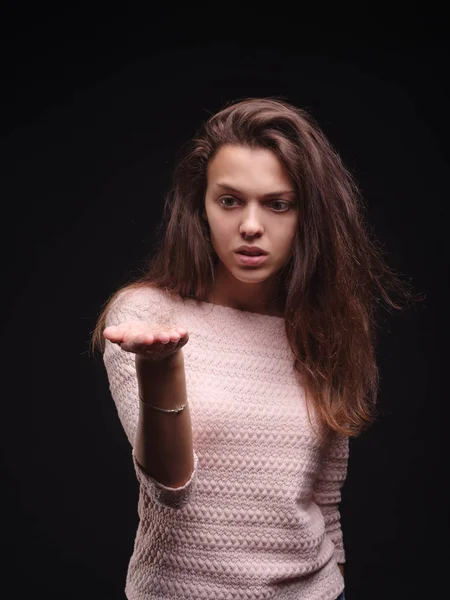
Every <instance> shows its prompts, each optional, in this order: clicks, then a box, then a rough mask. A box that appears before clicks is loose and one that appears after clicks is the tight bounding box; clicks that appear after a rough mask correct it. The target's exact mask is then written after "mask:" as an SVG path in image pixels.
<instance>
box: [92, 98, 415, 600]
mask: <svg viewBox="0 0 450 600" xmlns="http://www.w3.org/2000/svg"><path fill="white" fill-rule="evenodd" d="M160 233H162V236H161V238H160V240H159V247H158V249H157V252H156V253H155V255H154V257H153V258H152V260H151V262H150V264H149V267H148V270H147V272H146V274H145V275H144V276H143V277H141V278H140V279H139V280H138V281H134V282H132V283H130V284H128V285H127V286H125V287H124V288H122V289H120V290H117V291H116V292H115V293H114V294H113V295H112V297H111V298H110V299H109V301H108V302H107V304H106V306H105V307H104V308H103V311H102V313H101V315H100V317H99V319H98V323H97V326H96V329H95V331H94V335H93V343H94V346H97V347H100V348H101V349H102V351H103V352H104V362H105V366H106V370H107V374H108V378H109V383H110V389H111V394H112V397H113V399H114V401H115V403H116V406H117V410H118V415H119V418H120V420H121V423H122V425H123V427H124V430H125V433H126V435H127V437H128V440H129V441H130V444H131V447H132V452H131V454H132V460H133V464H134V468H135V470H136V475H137V478H138V481H139V484H140V492H139V508H138V512H139V518H140V521H139V526H138V530H137V533H136V539H135V546H134V552H133V555H132V557H131V559H130V563H129V567H128V573H127V580H126V586H125V592H126V595H127V598H129V599H130V600H141V599H144V598H146V599H148V598H155V599H156V598H160V599H162V598H167V599H169V598H170V599H172V600H173V599H178V598H179V599H180V600H181V599H183V600H186V599H188V598H193V599H194V598H195V600H198V599H200V598H204V599H209V598H211V599H214V600H219V599H224V600H225V599H231V598H239V599H241V598H242V599H244V598H247V599H255V600H256V599H263V598H277V599H280V600H281V599H283V598H286V599H287V598H298V599H303V600H319V598H320V599H322V600H335V599H336V598H339V599H341V598H344V567H343V565H344V563H345V550H344V544H343V532H342V529H341V523H340V513H339V503H340V500H341V489H342V487H343V485H344V482H345V477H346V472H347V462H348V449H349V444H348V442H349V438H350V437H355V436H357V435H359V434H360V433H361V432H362V431H363V430H364V429H366V428H367V427H368V426H369V425H370V424H371V423H372V422H373V421H374V420H375V418H376V412H375V401H376V395H377V386H378V371H377V365H376V361H375V350H374V345H375V327H376V320H375V309H376V307H377V304H379V301H380V299H383V300H384V301H385V303H386V304H387V305H388V306H390V307H392V308H396V309H400V308H401V300H402V299H407V300H411V299H412V298H413V295H412V294H411V293H410V290H409V287H408V285H407V284H405V283H404V282H402V281H401V280H400V279H399V278H398V277H397V275H396V274H394V273H393V272H392V271H391V270H390V269H389V268H388V267H387V265H385V263H384V261H383V258H382V255H381V252H380V251H379V250H378V248H377V246H376V244H375V243H374V241H372V240H371V239H370V237H369V235H368V232H367V230H366V228H365V225H364V220H363V215H362V203H361V201H360V197H359V194H358V189H357V186H356V184H355V182H354V181H353V179H352V177H351V175H350V173H349V172H348V171H347V170H346V168H345V166H344V165H343V164H342V161H341V160H340V158H339V156H338V154H337V153H336V152H335V151H334V150H333V149H332V147H331V145H330V143H329V142H328V140H327V139H326V137H325V136H324V134H323V133H322V132H321V130H320V128H319V127H318V125H317V123H316V122H315V121H314V119H313V118H312V117H311V116H310V115H309V114H308V113H307V112H306V111H304V110H301V109H299V108H296V107H294V106H292V105H290V104H288V103H286V102H284V101H280V100H275V99H257V98H253V99H247V100H243V101H239V102H235V103H233V104H230V105H229V106H226V107H225V108H223V109H222V110H221V111H219V112H218V113H217V114H215V115H213V116H211V117H210V118H209V119H208V120H207V121H206V122H205V123H204V124H203V126H202V128H201V130H200V131H199V132H198V134H197V135H196V136H195V137H194V139H193V140H192V141H191V144H190V146H189V147H188V148H187V149H186V152H185V154H184V156H183V158H181V159H180V161H179V163H178V165H177V167H176V170H175V178H174V185H173V188H172V190H171V192H170V193H169V194H168V196H167V200H166V204H165V207H164V219H163V223H162V227H161V229H160ZM390 292H396V293H398V298H399V299H398V300H396V301H394V300H393V299H392V297H391V295H390ZM415 299H418V298H415Z"/></svg>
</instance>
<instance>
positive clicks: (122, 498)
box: [0, 5, 449, 600]
mask: <svg viewBox="0 0 450 600" xmlns="http://www.w3.org/2000/svg"><path fill="white" fill-rule="evenodd" d="M318 8H319V11H318V14H317V15H316V16H314V17H313V16H309V15H308V17H307V16H306V15H305V12H304V10H303V8H302V7H301V6H296V11H297V12H296V13H294V12H293V10H294V9H293V8H290V7H288V6H284V7H283V6H281V5H280V6H277V7H274V6H269V5H267V6H266V8H263V7H259V8H258V12H256V9H253V12H248V13H246V12H244V9H243V8H242V7H232V6H229V5H221V6H207V7H204V8H201V9H200V8H197V9H193V8H192V7H190V8H186V7H184V8H183V7H176V6H170V7H169V6H168V7H166V9H165V11H162V9H161V7H159V8H158V10H156V9H155V8H149V9H148V10H149V12H148V14H145V13H142V14H140V15H139V14H134V13H133V12H132V9H131V8H130V9H128V12H127V13H126V14H122V13H119V12H117V13H116V14H114V15H111V14H110V12H107V11H106V9H105V10H104V11H100V10H99V9H97V11H96V12H95V13H93V9H92V6H87V7H85V8H84V9H82V8H81V5H77V7H76V8H74V7H72V8H59V9H58V10H55V9H50V8H45V7H43V6H42V5H40V6H39V7H35V8H32V7H25V6H24V7H17V8H15V9H14V10H13V9H9V11H7V10H6V9H3V14H2V19H1V32H2V36H1V40H2V41H1V43H2V80H3V84H2V96H1V98H2V110H1V134H2V137H1V145H0V148H1V155H0V157H1V165H2V203H1V204H2V210H3V218H2V233H3V235H2V241H3V245H4V250H3V269H2V272H3V280H4V282H5V285H4V288H3V289H4V292H3V294H2V298H3V300H4V310H3V316H4V324H5V327H4V338H3V344H2V350H3V364H4V365H5V370H4V374H3V390H4V394H3V408H4V412H3V414H4V419H3V420H2V425H3V427H2V436H1V439H2V475H3V481H4V483H3V486H2V500H3V504H4V508H3V510H2V516H3V519H4V523H3V525H2V545H3V546H4V548H5V550H6V552H4V553H3V565H2V566H3V577H2V584H1V587H2V590H3V591H2V595H3V592H4V597H5V598H8V599H9V600H13V599H16V598H17V599H25V598H27V599H28V598H31V597H37V596H39V597H44V598H47V599H50V598H51V599H53V598H55V599H56V598H58V600H63V599H68V600H69V599H70V600H71V599H72V598H73V599H75V598H77V599H78V598H83V599H86V600H87V599H91V598H92V599H94V598H95V599H103V598H104V599H108V600H115V599H117V600H120V599H123V598H124V594H123V587H124V583H125V575H126V569H127V565H128V560H129V557H130V556H131V553H132V549H133V542H134V535H135V529H136V526H137V493H138V489H137V482H136V480H135V475H134V472H133V467H132V463H131V455H130V449H129V447H128V442H127V441H126V439H125V434H124V432H123V431H122V429H121V426H120V423H119V421H118V418H117V414H116V412H115V408H114V404H113V402H112V399H111V397H110V395H109V390H108V384H107V380H106V374H105V372H104V369H103V366H102V362H101V359H100V358H98V357H97V358H93V357H92V356H90V355H89V353H88V344H89V336H90V333H91V331H92V329H93V327H94V325H95V320H96V317H97V315H98V313H99V310H100V308H101V305H102V303H103V302H104V301H105V300H106V299H107V297H108V296H109V294H110V293H112V291H114V289H116V288H117V287H118V286H119V285H121V284H122V283H124V282H125V281H126V280H127V279H128V277H129V276H131V275H133V274H134V273H136V272H137V269H138V268H140V267H141V266H142V265H143V261H144V260H145V258H146V257H147V256H148V255H149V254H150V253H151V250H152V244H153V243H154V230H155V227H156V225H157V223H158V221H159V218H160V216H161V214H162V206H163V199H164V194H165V192H166V190H167V188H168V186H169V183H170V175H171V170H172V167H173V164H174V162H175V159H176V154H177V152H178V150H179V149H180V147H181V145H182V144H183V143H184V142H185V141H186V140H187V139H188V138H189V137H190V136H191V135H192V134H193V133H194V132H195V130H196V128H197V126H198V125H199V123H200V121H201V120H203V119H204V118H206V117H207V116H208V114H210V113H212V112H215V111H216V110H218V109H219V108H220V107H221V106H222V104H223V103H224V102H228V101H230V100H234V99H237V98H243V97H247V96H269V95H276V96H281V97H283V98H284V99H286V100H288V101H290V102H292V103H294V104H297V105H298V106H301V107H303V108H307V109H309V110H310V111H311V113H312V114H313V116H314V117H315V118H316V119H317V120H318V122H319V124H320V125H321V127H322V129H323V130H324V132H325V133H326V135H327V136H328V137H329V139H330V140H331V142H332V143H333V145H334V146H335V147H336V148H337V149H338V151H339V153H340V154H341V156H342V158H343V159H344V161H345V162H346V164H347V165H348V167H349V168H350V170H351V171H352V172H353V173H354V174H355V176H356V178H357V180H358V182H359V184H360V187H361V190H362V193H363V196H364V198H365V200H366V203H367V206H368V211H367V213H368V219H369V222H370V226H371V227H372V228H373V230H374V232H375V234H376V236H377V237H378V239H379V240H380V241H381V242H382V245H383V248H384V251H385V252H386V257H387V260H388V262H389V264H390V265H391V266H392V267H393V268H395V269H397V270H398V271H399V272H400V273H402V274H403V275H404V276H405V278H407V279H408V280H411V282H412V284H413V285H414V287H415V289H416V291H421V292H426V294H427V298H426V300H425V302H424V303H423V304H422V305H421V306H420V307H419V308H417V309H414V310H409V311H407V312H405V313H395V314H392V315H388V314H386V315H385V319H384V321H383V323H382V328H381V330H380V334H379V345H378V348H377V354H378V357H379V367H380V376H381V380H380V393H379V408H380V412H381V418H380V420H379V422H377V423H376V424H375V425H374V426H373V427H372V428H371V429H370V430H369V431H368V432H367V433H365V434H364V435H362V436H361V437H360V438H358V439H356V440H352V441H351V455H350V461H349V471H348V476H347V481H346V484H345V487H344V489H343V501H342V505H341V515H342V524H343V530H344V541H345V546H346V552H347V563H346V566H345V573H346V575H345V579H346V598H347V600H366V599H367V600H370V599H372V598H373V599H375V598H377V599H378V598H383V599H384V598H396V599H403V598H405V599H406V598H407V599H415V598H417V599H419V598H437V597H441V596H440V593H439V592H438V591H437V590H438V589H439V586H440V584H441V583H442V582H440V581H439V579H440V576H439V575H440V573H441V569H442V567H443V563H442V561H441V559H442V558H443V557H444V555H443V550H442V549H441V543H442V542H444V544H445V542H446V540H447V535H446V531H445V529H444V525H445V524H446V520H445V517H444V515H445V513H446V511H447V502H446V500H445V498H446V497H445V496H444V495H443V492H442V491H441V485H440V484H441V482H442V481H443V479H444V478H443V477H442V476H441V470H440V464H439V457H440V453H441V450H440V448H439V446H440V423H441V421H442V420H443V418H444V415H443V414H442V412H441V394H442V390H443V386H441V381H442V375H441V373H442V372H443V371H444V373H445V370H444V364H443V360H442V354H443V352H444V343H443V342H442V340H443V339H444V331H443V330H444V320H445V318H444V315H445V313H446V311H445V309H444V302H443V300H444V299H445V298H446V292H447V290H446V284H447V273H448V267H447V265H448V262H447V261H448V255H447V253H446V247H445V244H444V241H445V239H446V238H445V233H446V232H445V230H446V229H447V222H446V214H445V209H446V204H447V202H448V191H447V190H448V185H447V184H448V175H447V174H448V158H449V156H448V145H447V144H448V141H447V140H448V116H447V107H448V100H449V98H448V95H447V94H446V79H447V78H448V75H447V71H448V68H449V61H448V58H449V45H448V38H447V34H446V32H447V30H448V23H447V22H446V19H445V18H444V16H443V15H442V14H440V13H439V12H438V11H431V10H430V15H432V16H430V15H429V14H425V13H423V12H421V11H420V10H419V9H418V8H417V9H413V8H411V7H409V8H408V11H402V10H400V9H399V10H398V14H394V12H393V10H394V9H393V7H391V8H390V10H389V11H385V12H383V11H381V9H379V12H376V11H375V10H374V9H373V8H372V9H369V8H367V9H365V10H366V13H365V14H363V13H359V14H356V13H355V12H354V11H353V10H352V11H350V10H349V11H348V14H347V13H345V11H344V10H343V9H342V8H340V9H339V12H336V13H333V14H331V13H330V12H329V9H327V8H326V7H318ZM152 11H153V12H152ZM158 11H159V12H158ZM439 308H442V311H440V310H439ZM444 521H445V522H444ZM6 592H7V593H6Z"/></svg>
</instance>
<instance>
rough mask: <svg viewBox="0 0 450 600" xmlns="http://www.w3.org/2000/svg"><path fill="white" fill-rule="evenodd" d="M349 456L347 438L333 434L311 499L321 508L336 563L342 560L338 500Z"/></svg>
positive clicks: (343, 552) (343, 558)
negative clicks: (333, 548)
mask: <svg viewBox="0 0 450 600" xmlns="http://www.w3.org/2000/svg"><path fill="white" fill-rule="evenodd" d="M348 456H349V438H348V437H347V436H343V435H340V434H337V433H334V434H333V437H332V439H331V442H330V443H329V445H328V446H327V449H326V452H325V455H324V458H323V461H322V467H321V471H320V473H319V477H318V479H317V480H316V482H315V484H314V492H313V499H314V502H315V503H316V504H317V505H318V506H319V508H320V509H321V511H322V514H323V517H324V520H325V531H326V533H327V534H328V535H329V536H330V538H331V541H332V542H333V544H334V546H335V549H336V558H337V562H338V563H345V550H344V543H343V535H342V528H341V515H340V512H339V503H340V501H341V489H342V487H343V485H344V483H345V479H346V476H347V466H348Z"/></svg>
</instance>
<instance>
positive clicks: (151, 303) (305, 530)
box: [104, 288, 348, 600]
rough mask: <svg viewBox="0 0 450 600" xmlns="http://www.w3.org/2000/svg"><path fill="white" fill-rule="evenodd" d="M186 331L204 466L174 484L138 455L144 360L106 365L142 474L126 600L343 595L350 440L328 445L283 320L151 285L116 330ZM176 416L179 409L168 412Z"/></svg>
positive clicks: (119, 306) (116, 317) (122, 311)
mask: <svg viewBox="0 0 450 600" xmlns="http://www.w3.org/2000/svg"><path fill="white" fill-rule="evenodd" d="M129 319H133V320H134V319H139V320H148V321H149V322H151V323H153V324H160V325H162V326H164V325H168V324H170V323H173V324H178V325H183V326H184V327H186V328H187V329H188V331H189V341H188V343H187V344H186V345H185V346H184V347H183V349H182V352H183V354H184V362H185V370H186V386H187V398H188V402H189V405H190V410H191V419H192V428H193V443H194V458H195V469H194V472H193V474H192V477H191V478H190V480H189V481H188V482H187V483H186V484H185V485H184V486H183V487H182V488H168V487H165V486H163V485H161V484H159V483H158V482H157V481H155V480H154V479H152V478H151V477H150V476H149V475H147V474H146V473H145V472H144V471H143V469H142V468H141V467H140V466H139V464H138V463H137V461H136V459H135V456H134V451H133V446H134V439H135V434H136V429H137V422H138V410H139V403H138V389H137V380H136V372H135V366H134V361H135V356H134V354H131V353H129V352H125V351H123V350H121V349H120V348H119V347H118V346H117V345H116V344H112V343H111V342H109V341H106V348H105V353H104V361H105V366H106V370H107V374H108V379H109V384H110V389H111V394H112V397H113V399H114V402H115V404H116V407H117V411H118V416H119V418H120V421H121V423H122V425H123V428H124V431H125V433H126V435H127V438H128V440H129V442H130V444H131V447H132V451H131V457H132V461H133V465H134V468H135V471H136V475H137V479H138V481H139V505H138V514H139V525H138V529H137V532H136V537H135V544H134V551H133V554H132V556H131V559H130V562H129V566H128V573H127V578H126V585H125V593H126V597H127V598H128V599H129V600H153V599H154V600H156V599H161V600H162V599H167V600H169V599H170V600H188V599H192V600H246V599H248V600H263V599H269V598H271V599H272V598H273V599H277V600H282V599H283V600H284V599H286V600H287V599H292V600H294V599H295V600H299V599H301V600H335V598H337V597H338V595H339V594H340V593H341V592H342V590H343V589H344V579H343V577H342V575H341V573H340V571H339V568H338V566H337V563H338V562H340V563H343V562H345V553H344V548H343V539H342V531H341V526H340V514H339V510H338V506H339V502H340V500H341V494H340V490H341V488H342V486H343V484H344V481H345V477H346V472H347V462H348V438H346V437H342V436H337V435H334V436H333V438H332V441H331V444H330V445H329V447H327V448H320V447H319V445H318V443H317V439H316V438H315V436H314V434H313V432H312V430H311V427H310V425H309V422H308V418H307V415H306V408H305V403H304V394H303V390H302V387H301V385H300V384H299V383H298V380H297V379H296V376H295V374H294V369H293V355H292V352H291V349H290V347H289V345H288V342H287V338H286V334H285V330H284V319H283V318H279V317H269V316H265V315H260V314H256V313H251V312H246V311H241V310H237V309H233V308H228V307H223V306H219V305H213V304H209V303H206V302H197V301H196V300H191V299H184V300H182V299H181V298H178V297H176V298H173V297H171V296H169V295H168V294H167V293H166V292H164V291H161V290H157V289H155V288H148V289H144V290H133V291H128V292H125V293H122V295H121V296H119V298H118V299H117V300H116V301H115V303H114V304H113V306H112V307H111V309H110V311H109V314H108V317H107V322H106V324H107V325H113V324H118V323H120V322H122V321H125V320H129ZM168 418H171V417H168Z"/></svg>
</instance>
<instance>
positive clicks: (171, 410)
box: [139, 394, 187, 414]
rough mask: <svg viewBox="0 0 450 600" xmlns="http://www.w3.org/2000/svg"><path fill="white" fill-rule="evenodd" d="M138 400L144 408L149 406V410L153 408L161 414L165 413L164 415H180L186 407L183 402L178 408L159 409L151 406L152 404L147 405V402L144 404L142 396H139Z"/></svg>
mask: <svg viewBox="0 0 450 600" xmlns="http://www.w3.org/2000/svg"><path fill="white" fill-rule="evenodd" d="M139 400H140V401H141V402H142V404H145V406H150V408H154V409H155V410H159V411H161V412H165V413H176V414H178V413H180V412H181V411H183V410H184V409H185V408H186V406H187V402H185V404H183V406H180V408H160V407H159V406H153V405H152V404H149V403H148V402H144V400H143V399H142V396H141V395H140V394H139Z"/></svg>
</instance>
